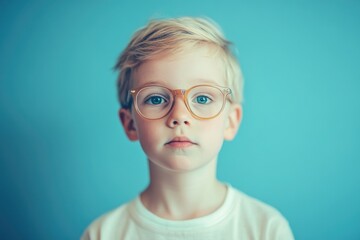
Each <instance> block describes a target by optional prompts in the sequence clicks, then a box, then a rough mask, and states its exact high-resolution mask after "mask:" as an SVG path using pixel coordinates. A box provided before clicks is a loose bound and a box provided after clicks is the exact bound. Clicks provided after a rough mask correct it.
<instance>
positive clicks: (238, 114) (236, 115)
mask: <svg viewBox="0 0 360 240" xmlns="http://www.w3.org/2000/svg"><path fill="white" fill-rule="evenodd" d="M241 119H242V107H241V106H240V105H239V104H232V105H231V107H230V109H229V115H228V120H227V121H228V122H227V126H226V128H225V131H224V139H225V140H228V141H231V140H233V139H234V137H235V136H236V133H237V131H238V129H239V127H240V123H241Z"/></svg>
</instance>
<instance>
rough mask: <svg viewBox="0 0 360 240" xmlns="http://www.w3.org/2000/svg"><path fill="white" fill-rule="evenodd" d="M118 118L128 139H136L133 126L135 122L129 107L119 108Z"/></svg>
mask: <svg viewBox="0 0 360 240" xmlns="http://www.w3.org/2000/svg"><path fill="white" fill-rule="evenodd" d="M119 118H120V121H121V123H122V126H123V128H124V131H125V133H126V135H127V137H128V138H129V139H130V141H137V140H138V139H139V138H138V134H137V131H136V127H135V122H134V120H133V117H132V115H131V112H130V110H129V109H124V108H121V109H120V110H119Z"/></svg>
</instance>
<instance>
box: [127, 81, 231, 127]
mask: <svg viewBox="0 0 360 240" xmlns="http://www.w3.org/2000/svg"><path fill="white" fill-rule="evenodd" d="M130 93H131V95H132V97H133V99H134V106H135V110H136V111H137V113H138V114H140V115H141V116H142V117H144V118H146V119H149V120H156V119H160V118H163V117H165V116H166V115H167V114H168V113H169V112H170V111H171V110H172V108H173V107H174V104H175V97H176V96H181V97H182V98H183V100H184V102H185V105H186V108H187V109H188V111H189V112H190V113H191V115H192V116H193V117H194V118H196V119H202V120H207V119H211V118H215V117H216V116H218V115H219V114H220V113H221V111H222V110H223V108H224V106H225V103H226V101H227V100H228V96H229V95H230V94H231V89H230V88H227V87H217V86H211V85H197V86H193V87H191V88H189V89H187V90H185V89H175V90H172V89H169V88H166V87H163V86H158V85H149V86H145V87H142V88H138V89H132V90H130Z"/></svg>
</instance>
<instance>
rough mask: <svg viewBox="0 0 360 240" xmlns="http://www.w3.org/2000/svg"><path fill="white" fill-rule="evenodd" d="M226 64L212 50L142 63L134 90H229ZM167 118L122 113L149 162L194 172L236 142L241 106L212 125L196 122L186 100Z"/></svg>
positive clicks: (231, 106) (231, 108)
mask: <svg viewBox="0 0 360 240" xmlns="http://www.w3.org/2000/svg"><path fill="white" fill-rule="evenodd" d="M224 77H225V72H224V67H223V63H222V61H221V59H220V58H219V57H216V55H214V54H212V53H211V51H209V48H208V47H199V48H196V49H191V50H187V51H185V52H184V53H181V54H178V55H175V56H174V55H172V56H169V55H165V56H161V57H158V58H156V59H154V60H151V61H147V62H145V63H143V64H142V65H141V66H140V67H139V68H138V69H137V71H136V72H135V73H134V85H133V88H141V87H143V86H146V85H149V84H156V85H161V86H164V87H167V88H169V89H189V88H191V87H193V86H195V85H200V84H208V85H214V86H226V84H225V78H224ZM174 101H175V104H174V106H173V108H172V110H171V111H170V112H169V114H168V115H166V116H165V117H163V118H161V119H157V120H149V119H145V118H143V117H142V116H140V115H139V114H138V113H137V112H136V111H135V109H134V108H133V110H132V111H131V112H130V111H128V110H124V109H121V110H120V118H121V121H122V123H123V126H124V129H125V132H126V133H127V135H128V137H129V138H130V139H131V140H139V141H140V143H141V146H142V148H143V150H144V152H145V153H146V155H147V157H148V159H149V160H150V161H152V162H153V163H154V164H156V165H158V166H160V167H162V168H164V169H167V170H172V171H181V172H183V171H191V170H195V169H198V168H200V167H202V166H205V165H206V164H207V163H209V162H211V161H215V160H216V158H217V155H218V153H219V151H220V149H221V146H222V144H223V140H224V139H227V140H231V139H232V138H233V137H234V136H235V134H236V131H237V129H238V126H239V123H240V119H241V108H240V106H239V105H236V104H231V103H230V102H229V101H227V102H226V105H225V107H224V110H223V111H222V112H221V113H220V115H218V116H217V117H215V118H213V119H209V120H199V119H196V118H194V117H193V116H192V115H191V113H190V112H189V111H188V109H187V108H186V106H185V103H184V101H183V99H182V97H181V96H177V97H176V98H175V100H174Z"/></svg>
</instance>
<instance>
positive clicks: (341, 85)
mask: <svg viewBox="0 0 360 240" xmlns="http://www.w3.org/2000/svg"><path fill="white" fill-rule="evenodd" d="M184 15H187V16H207V17H210V18H212V19H213V20H215V21H216V22H217V23H218V24H219V25H220V26H221V27H222V29H223V31H224V33H225V35H226V36H227V38H228V39H230V40H231V41H232V42H233V43H234V44H235V46H236V48H237V53H236V54H237V58H238V59H239V61H240V63H241V65H242V69H243V72H244V76H245V102H244V106H243V107H244V119H243V122H242V126H241V128H240V131H239V134H238V136H237V137H236V139H235V140H234V141H232V142H226V143H225V145H224V147H223V150H222V152H221V154H220V157H219V167H218V176H219V178H220V179H221V180H222V181H225V182H228V183H230V184H232V185H233V186H234V187H236V188H238V189H240V190H242V191H243V192H245V193H247V194H249V195H251V196H254V197H256V198H258V199H260V200H262V201H264V202H266V203H268V204H271V205H273V206H274V207H276V208H277V209H279V210H280V211H281V212H282V214H283V215H284V216H285V217H286V218H287V219H288V220H289V222H290V225H291V227H292V230H293V232H294V234H295V237H296V239H327V240H332V239H347V240H352V239H353V240H356V239H357V240H359V239H360V171H359V170H360V169H359V168H360V163H359V161H360V141H359V140H360V126H359V124H360V93H359V92H360V70H359V67H360V66H359V65H360V64H359V63H360V44H359V43H360V27H359V26H360V2H359V1H346V0H345V1H340V0H339V1H331V0H330V1H310V0H309V1H285V0H284V1H250V0H249V1H228V0H222V1H165V0H161V1H160V0H154V1H145V0H141V1H76V2H75V1H72V2H70V1H57V2H56V1H10V0H8V1H4V0H2V1H1V2H0V194H1V196H0V204H1V205H0V206H1V208H0V238H1V239H34V240H35V239H36V240H41V239H78V238H79V237H80V235H81V234H82V232H83V230H84V229H85V227H86V226H87V225H88V224H89V223H90V222H91V221H92V220H94V219H95V218H96V217H98V216H99V215H101V214H103V213H105V212H107V211H109V210H111V209H113V208H115V207H117V206H119V205H120V204H123V203H125V202H127V201H129V200H131V199H133V198H134V197H136V196H137V195H138V194H139V193H140V192H141V191H142V190H143V189H144V187H145V186H146V184H147V183H148V172H147V165H146V158H145V156H144V154H143V153H142V151H141V148H140V145H139V143H136V142H135V143H132V142H129V141H128V140H127V139H126V137H125V134H124V132H123V130H122V128H121V125H120V122H119V120H118V117H117V110H118V108H119V105H118V103H117V99H116V89H115V81H116V73H114V72H113V71H112V67H113V65H114V64H115V62H116V59H117V57H118V55H119V53H120V52H121V50H122V49H123V48H124V47H125V45H126V44H127V42H128V41H129V39H130V37H131V35H132V33H133V32H134V31H135V30H136V29H138V28H140V27H141V26H143V25H145V24H146V23H147V21H148V20H149V19H153V18H163V17H177V16H184Z"/></svg>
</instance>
